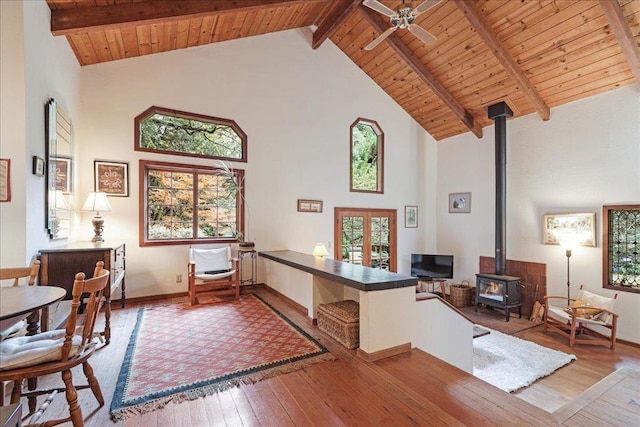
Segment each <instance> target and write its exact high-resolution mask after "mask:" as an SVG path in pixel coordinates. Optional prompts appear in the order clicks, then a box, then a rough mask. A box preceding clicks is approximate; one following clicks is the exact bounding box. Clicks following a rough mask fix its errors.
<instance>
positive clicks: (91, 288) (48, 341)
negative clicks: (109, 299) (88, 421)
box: [0, 261, 109, 427]
mask: <svg viewBox="0 0 640 427" xmlns="http://www.w3.org/2000/svg"><path fill="white" fill-rule="evenodd" d="M98 266H99V267H101V268H100V269H98V273H99V274H98V275H97V276H96V277H94V278H92V279H86V280H85V278H84V273H78V274H76V277H75V281H74V283H73V292H72V295H73V299H72V300H71V313H70V315H69V319H68V320H67V323H66V328H65V329H58V330H53V331H47V332H43V333H41V334H37V335H32V336H25V337H15V338H8V339H6V340H4V341H2V342H0V381H13V384H14V385H13V391H12V393H11V403H17V402H19V401H20V398H21V397H22V396H24V397H27V399H28V402H29V412H30V413H34V411H35V409H36V406H37V401H36V400H37V397H38V396H40V395H43V394H47V395H49V394H51V393H52V392H54V391H60V392H61V391H65V392H66V393H65V394H66V398H67V402H68V404H69V417H67V418H64V419H58V420H51V421H47V422H46V425H47V426H53V425H57V424H60V423H63V422H68V421H71V423H72V424H73V426H74V427H78V426H83V425H84V422H83V417H82V411H81V410H80V405H79V404H78V393H77V390H80V389H85V388H90V389H91V391H92V392H93V395H94V396H95V398H96V400H97V401H98V403H99V405H100V406H103V405H104V398H103V397H102V391H101V390H100V385H99V383H98V380H97V379H96V377H95V375H94V373H93V368H92V367H91V366H90V365H89V362H88V360H89V357H91V355H92V354H93V352H94V350H95V347H96V343H95V342H94V341H93V329H94V326H95V322H96V319H97V317H98V313H99V312H100V308H101V307H102V303H103V301H104V298H103V294H104V290H105V287H106V286H108V283H109V271H108V270H105V269H104V268H102V267H103V266H104V263H103V262H102V261H99V262H98ZM83 294H84V295H85V304H86V306H85V315H84V324H83V325H79V326H77V325H76V324H77V320H78V307H79V305H80V298H81V297H82V295H83ZM87 296H88V297H87ZM76 326H77V327H76ZM77 365H82V370H83V372H84V374H85V376H86V377H87V382H88V384H85V385H80V386H76V385H74V384H73V378H72V374H71V368H73V367H75V366H77ZM56 372H60V373H61V374H62V381H63V382H64V387H63V388H57V389H51V390H34V391H26V392H23V390H22V384H23V382H24V380H25V379H32V378H38V377H41V376H43V375H48V374H53V373H56Z"/></svg>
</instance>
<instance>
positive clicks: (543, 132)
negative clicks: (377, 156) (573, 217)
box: [437, 86, 640, 343]
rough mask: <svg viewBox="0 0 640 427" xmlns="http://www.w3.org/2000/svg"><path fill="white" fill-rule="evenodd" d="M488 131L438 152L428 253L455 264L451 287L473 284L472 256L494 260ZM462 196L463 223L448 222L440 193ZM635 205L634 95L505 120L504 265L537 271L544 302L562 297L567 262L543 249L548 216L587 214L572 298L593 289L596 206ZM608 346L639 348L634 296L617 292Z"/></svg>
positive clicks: (597, 280)
mask: <svg viewBox="0 0 640 427" xmlns="http://www.w3.org/2000/svg"><path fill="white" fill-rule="evenodd" d="M494 168H495V166H494V128H493V126H491V127H488V128H485V129H484V137H483V138H482V139H478V138H476V137H475V136H473V135H472V134H470V133H467V134H464V135H460V136H457V137H452V138H449V139H446V140H443V141H440V142H439V143H438V193H437V194H438V196H437V197H438V208H437V218H438V227H437V230H438V231H437V233H438V251H439V252H441V253H453V254H454V255H455V267H456V271H455V274H454V275H455V277H456V280H457V281H460V280H463V279H467V280H470V281H472V283H475V273H477V272H478V268H479V265H478V257H479V256H480V255H483V256H494V247H495V246H494V245H495V237H494V209H495V208H494V203H495V197H494V192H495V178H494V177H495V175H494ZM467 191H468V192H471V193H472V206H471V213H470V214H459V213H458V214H453V213H452V214H450V213H448V194H449V193H455V192H467ZM613 203H640V92H639V90H638V87H637V86H629V87H625V88H621V89H618V90H616V91H612V92H608V93H604V94H601V95H597V96H594V97H591V98H588V99H586V100H582V101H577V102H573V103H571V104H567V105H564V106H560V107H557V108H553V109H552V111H551V120H549V121H547V122H543V121H542V120H541V119H540V118H539V117H538V116H537V115H533V114H532V115H528V116H525V117H522V118H517V119H511V120H508V121H507V245H506V254H507V258H509V259H515V260H521V261H532V262H541V263H545V264H547V293H548V294H549V295H565V294H566V283H567V274H566V267H567V263H566V262H567V260H566V256H565V252H564V250H563V249H562V248H561V247H559V246H557V245H544V244H543V240H542V235H543V234H542V218H543V215H544V214H548V213H571V212H595V213H596V223H597V230H596V232H597V247H580V248H577V249H575V250H574V251H573V256H572V257H571V260H570V262H571V278H570V279H571V284H572V295H575V292H577V290H578V288H579V285H580V284H584V285H585V287H586V288H587V289H589V290H591V291H592V292H597V293H600V294H603V295H608V296H610V295H613V293H614V292H612V291H610V290H608V289H602V237H601V230H602V224H601V221H602V205H604V204H613ZM615 311H616V312H617V313H619V314H620V320H619V321H620V324H619V330H618V337H619V338H621V339H624V340H629V341H633V342H636V343H640V328H639V327H638V325H640V294H632V293H628V292H618V302H617V303H616V309H615Z"/></svg>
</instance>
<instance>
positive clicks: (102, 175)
mask: <svg viewBox="0 0 640 427" xmlns="http://www.w3.org/2000/svg"><path fill="white" fill-rule="evenodd" d="M93 180H94V183H95V189H96V191H102V192H104V193H107V196H117V197H129V163H126V162H110V161H103V160H94V161H93Z"/></svg>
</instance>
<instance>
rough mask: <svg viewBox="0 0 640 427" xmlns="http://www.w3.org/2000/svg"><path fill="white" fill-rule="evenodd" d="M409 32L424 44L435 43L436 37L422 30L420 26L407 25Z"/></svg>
mask: <svg viewBox="0 0 640 427" xmlns="http://www.w3.org/2000/svg"><path fill="white" fill-rule="evenodd" d="M408 29H409V31H411V32H412V33H413V34H414V35H415V36H416V37H417V38H419V39H420V40H422V41H423V42H425V43H426V44H429V43H433V42H434V41H436V37H435V36H434V35H433V34H431V33H430V32H428V31H427V30H425V29H424V28H422V27H421V26H420V25H417V24H411V25H409V28H408Z"/></svg>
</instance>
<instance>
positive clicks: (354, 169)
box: [349, 119, 384, 193]
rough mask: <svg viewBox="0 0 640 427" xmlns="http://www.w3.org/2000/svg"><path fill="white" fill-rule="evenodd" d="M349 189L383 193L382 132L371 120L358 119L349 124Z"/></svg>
mask: <svg viewBox="0 0 640 427" xmlns="http://www.w3.org/2000/svg"><path fill="white" fill-rule="evenodd" d="M349 160H350V178H351V180H350V181H351V182H350V190H351V191H357V192H366V193H384V185H383V170H384V134H383V133H382V130H381V129H380V126H378V123H376V122H375V121H373V120H368V119H358V120H356V121H355V122H354V123H353V124H352V125H351V149H350V153H349Z"/></svg>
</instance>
